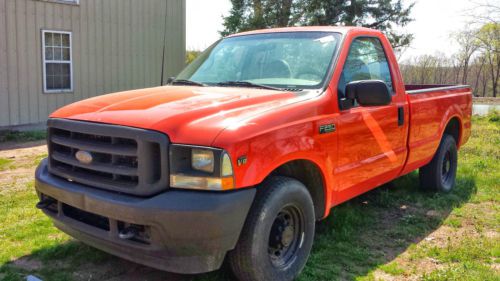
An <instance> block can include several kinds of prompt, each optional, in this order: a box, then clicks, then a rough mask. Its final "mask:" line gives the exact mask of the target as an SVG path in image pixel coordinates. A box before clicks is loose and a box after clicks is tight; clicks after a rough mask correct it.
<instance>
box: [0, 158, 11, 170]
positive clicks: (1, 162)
mask: <svg viewBox="0 0 500 281" xmlns="http://www.w3.org/2000/svg"><path fill="white" fill-rule="evenodd" d="M12 162H14V160H12V159H6V158H0V171H4V170H7V169H9V168H10V167H11V165H12Z"/></svg>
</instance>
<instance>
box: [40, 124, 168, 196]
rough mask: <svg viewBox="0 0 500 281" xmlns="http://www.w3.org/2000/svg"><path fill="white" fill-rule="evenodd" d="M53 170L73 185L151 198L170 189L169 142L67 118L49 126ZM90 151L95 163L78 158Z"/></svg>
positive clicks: (152, 134) (143, 132)
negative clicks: (72, 182) (79, 184)
mask: <svg viewBox="0 0 500 281" xmlns="http://www.w3.org/2000/svg"><path fill="white" fill-rule="evenodd" d="M47 124H48V145H49V159H50V161H49V171H50V172H51V173H52V174H54V175H56V176H59V177H63V178H66V179H68V180H70V181H74V182H78V183H81V184H85V185H88V186H91V187H96V188H101V189H107V190H112V191H117V192H122V193H127V194H134V195H141V196H149V195H153V194H155V193H158V192H160V191H162V190H164V189H166V188H167V187H168V159H167V158H168V153H167V152H168V138H167V136H166V135H164V134H162V133H159V132H154V131H148V130H143V129H137V128H131V127H123V126H116V125H108V124H99V123H90V122H82V121H73V120H65V119H49V121H48V123H47ZM78 151H82V152H87V153H88V154H90V155H91V158H92V161H91V162H90V163H85V162H82V161H79V160H78V159H77V157H76V153H77V152H78Z"/></svg>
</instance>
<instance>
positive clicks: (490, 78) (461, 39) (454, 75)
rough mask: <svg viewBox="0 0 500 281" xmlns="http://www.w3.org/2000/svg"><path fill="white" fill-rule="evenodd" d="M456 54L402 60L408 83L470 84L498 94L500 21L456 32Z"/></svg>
mask: <svg viewBox="0 0 500 281" xmlns="http://www.w3.org/2000/svg"><path fill="white" fill-rule="evenodd" d="M453 39H454V40H455V41H456V43H457V44H458V45H459V46H460V48H459V50H458V52H457V53H455V54H445V53H437V54H434V55H422V56H418V57H414V58H411V59H408V60H405V61H403V62H401V63H400V66H401V72H402V74H403V78H404V79H405V83H407V84H440V85H445V84H467V85H470V86H472V88H473V91H474V95H475V96H480V97H488V96H490V97H497V95H498V90H499V89H498V88H499V86H498V80H499V77H500V23H496V22H490V23H486V24H484V25H483V26H482V27H481V28H478V29H466V30H463V31H460V32H457V33H455V34H454V35H453Z"/></svg>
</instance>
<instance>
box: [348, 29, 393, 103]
mask: <svg viewBox="0 0 500 281" xmlns="http://www.w3.org/2000/svg"><path fill="white" fill-rule="evenodd" d="M359 80H382V81H384V82H385V83H386V84H387V87H389V90H390V91H391V92H394V90H393V86H392V78H391V72H390V70H389V64H388V63H387V57H386V56H385V52H384V48H383V47H382V44H381V43H380V40H379V39H378V38H373V37H360V38H357V39H355V40H354V41H353V42H352V44H351V48H350V50H349V54H348V56H347V60H346V62H345V64H344V69H343V70H342V74H341V76H340V80H339V85H338V95H339V98H344V97H345V87H346V85H347V83H349V82H352V81H359Z"/></svg>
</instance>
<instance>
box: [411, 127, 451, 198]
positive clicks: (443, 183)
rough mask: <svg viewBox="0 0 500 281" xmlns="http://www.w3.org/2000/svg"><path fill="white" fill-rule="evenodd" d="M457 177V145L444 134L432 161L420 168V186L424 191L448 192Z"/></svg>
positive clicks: (449, 136)
mask: <svg viewBox="0 0 500 281" xmlns="http://www.w3.org/2000/svg"><path fill="white" fill-rule="evenodd" d="M456 175H457V144H456V142H455V139H454V138H453V137H452V136H451V135H447V134H445V135H444V136H443V139H442V140H441V143H440V144H439V148H438V151H437V152H436V154H435V155H434V158H432V161H431V162H430V163H429V164H427V165H425V166H424V167H422V168H420V171H419V177H420V186H421V188H422V189H425V190H435V191H442V192H449V191H451V190H452V189H453V187H454V186H455V178H456Z"/></svg>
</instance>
